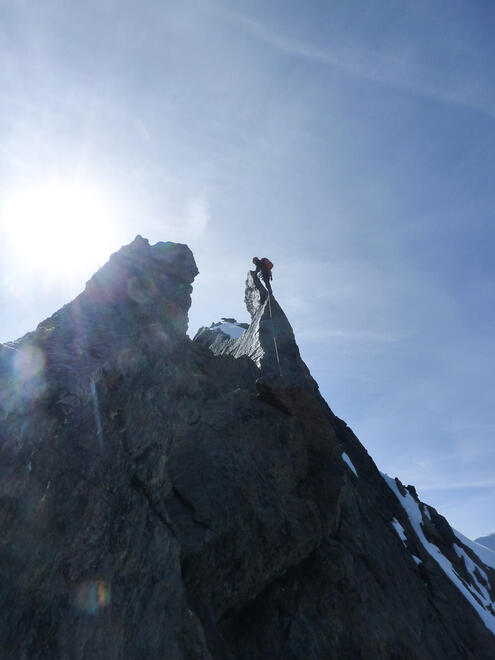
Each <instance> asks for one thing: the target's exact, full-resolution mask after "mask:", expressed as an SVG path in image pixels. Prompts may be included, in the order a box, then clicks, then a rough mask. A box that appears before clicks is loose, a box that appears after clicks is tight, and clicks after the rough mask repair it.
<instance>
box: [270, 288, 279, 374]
mask: <svg viewBox="0 0 495 660" xmlns="http://www.w3.org/2000/svg"><path fill="white" fill-rule="evenodd" d="M270 298H271V295H270V294H268V308H269V310H270V321H271V322H272V332H273V343H274V344H275V355H276V356H277V362H278V370H279V372H280V375H282V367H281V366H280V358H279V357H278V346H277V338H276V337H275V326H274V325H273V316H272V303H271V302H270Z"/></svg>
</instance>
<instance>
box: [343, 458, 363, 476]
mask: <svg viewBox="0 0 495 660" xmlns="http://www.w3.org/2000/svg"><path fill="white" fill-rule="evenodd" d="M341 458H342V460H343V461H344V463H346V464H347V465H348V466H349V468H350V469H351V470H352V471H353V472H354V474H355V475H356V477H358V476H359V475H358V473H357V470H356V468H355V467H354V464H353V462H352V461H351V459H350V458H349V456H348V455H347V454H346V453H345V452H344V453H343V454H342V456H341Z"/></svg>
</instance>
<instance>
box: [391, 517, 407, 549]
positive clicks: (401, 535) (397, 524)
mask: <svg viewBox="0 0 495 660" xmlns="http://www.w3.org/2000/svg"><path fill="white" fill-rule="evenodd" d="M392 525H393V528H394V529H395V531H396V532H397V534H398V535H399V538H400V540H401V541H402V543H403V544H404V545H406V543H407V536H406V533H405V531H404V527H402V525H401V524H400V522H399V521H398V520H397V519H396V518H393V519H392Z"/></svg>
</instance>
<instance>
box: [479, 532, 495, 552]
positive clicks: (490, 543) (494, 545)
mask: <svg viewBox="0 0 495 660" xmlns="http://www.w3.org/2000/svg"><path fill="white" fill-rule="evenodd" d="M475 540H476V543H480V544H481V545H484V546H485V548H490V550H493V551H494V552H495V532H494V533H493V534H488V536H480V537H479V538H477V539H475Z"/></svg>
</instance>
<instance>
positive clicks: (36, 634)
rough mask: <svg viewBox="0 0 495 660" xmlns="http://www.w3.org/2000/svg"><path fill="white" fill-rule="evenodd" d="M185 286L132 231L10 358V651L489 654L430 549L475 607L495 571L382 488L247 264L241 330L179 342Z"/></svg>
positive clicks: (3, 558)
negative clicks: (245, 322)
mask: <svg viewBox="0 0 495 660" xmlns="http://www.w3.org/2000/svg"><path fill="white" fill-rule="evenodd" d="M196 274H197V268H196V265H195V263H194V259H193V257H192V254H191V252H190V251H189V249H188V248H187V247H186V246H184V245H176V244H173V243H158V244H157V245H155V246H153V247H150V246H149V244H148V242H147V241H145V240H144V239H142V238H141V237H138V238H136V240H135V241H134V242H133V243H131V245H129V246H126V247H125V248H122V249H121V250H120V251H119V252H117V253H116V254H114V255H113V256H112V257H111V259H110V261H109V262H108V263H107V264H106V265H105V266H103V268H102V269H101V270H100V271H98V273H96V274H95V275H94V276H93V278H92V279H91V280H90V281H89V282H88V284H87V287H86V290H85V291H84V292H83V293H82V294H81V295H80V296H79V297H78V298H76V299H75V300H74V301H73V302H72V303H70V304H68V305H66V306H65V307H63V308H62V309H61V310H60V311H58V312H57V313H56V314H54V315H53V316H52V317H51V318H49V319H47V320H46V321H44V322H43V323H41V324H40V325H39V326H38V328H37V330H36V331H35V332H33V333H29V334H28V335H26V336H25V337H23V338H22V339H20V340H18V341H16V342H11V343H8V344H6V345H3V346H0V378H1V383H2V387H1V390H0V443H1V444H0V447H1V456H0V520H1V530H2V536H1V542H0V605H1V607H2V612H3V616H2V621H1V623H0V657H2V658H20V659H21V658H34V659H40V660H41V659H46V658H49V659H51V658H53V659H61V660H62V659H63V660H65V659H67V658H70V659H72V658H74V659H79V658H80V659H83V658H84V659H86V658H92V659H94V660H99V659H102V660H103V659H105V660H117V659H119V660H120V659H121V660H127V659H130V658H132V659H134V658H142V659H143V660H145V659H146V660H150V659H155V658H156V659H159V658H160V659H162V658H166V659H167V660H175V659H183V658H185V659H190V660H193V659H197V660H199V659H207V658H214V659H246V660H252V659H253V658H263V659H264V658H270V659H272V658H273V659H275V658H284V659H285V658H287V659H301V660H317V659H318V660H320V659H323V658H325V659H329V660H337V659H338V660H341V659H342V658H353V659H354V658H356V659H358V658H362V659H368V658H373V659H390V660H392V659H395V660H400V659H404V660H416V659H417V660H433V659H435V660H439V659H440V660H442V659H445V660H447V659H448V660H453V659H457V658H458V659H461V658H463V659H473V660H474V659H477V660H484V659H486V660H488V659H489V658H493V657H495V636H494V635H493V634H492V633H491V632H490V631H489V630H488V628H487V627H486V625H485V624H484V623H483V621H482V619H481V618H480V615H479V614H478V613H477V611H476V610H475V609H474V606H473V605H472V604H470V602H468V600H467V599H466V597H465V596H464V595H463V594H462V593H461V591H460V590H459V588H458V587H457V586H455V584H454V582H453V581H452V580H451V579H449V578H448V577H447V575H446V574H445V573H444V572H443V570H442V569H441V567H440V566H439V564H438V563H437V561H436V560H435V559H434V558H433V556H432V555H431V554H430V553H429V552H428V551H427V549H426V546H425V543H427V542H428V543H431V544H435V547H437V548H438V551H439V552H441V553H442V557H444V558H446V560H448V561H449V562H450V565H452V566H453V568H454V569H455V571H456V574H458V576H459V579H460V580H462V581H463V583H464V584H465V585H466V589H467V590H469V591H470V592H472V593H473V594H475V597H476V598H477V599H478V600H477V601H476V602H478V601H479V603H482V602H484V601H483V598H485V596H486V595H487V594H488V596H490V597H491V599H492V600H493V599H494V598H495V593H494V585H495V577H494V571H493V569H491V568H489V567H488V566H486V565H485V564H483V562H481V561H480V559H479V558H478V557H477V556H476V555H475V554H474V553H473V552H472V551H471V550H470V549H469V548H466V547H465V546H464V545H463V543H462V542H461V541H460V540H459V539H458V538H457V537H456V536H455V535H454V533H453V532H452V530H451V528H450V526H449V525H448V523H447V522H446V521H445V519H443V518H442V517H441V516H439V515H438V514H437V513H436V512H435V511H434V509H432V508H431V507H427V506H426V505H424V504H422V503H421V502H420V501H419V499H417V496H415V491H413V489H412V488H411V487H408V489H406V488H404V487H403V486H402V484H400V482H397V483H396V486H393V485H391V484H390V483H388V482H386V481H385V479H384V477H383V476H382V475H381V474H380V473H379V472H378V470H377V468H376V466H375V464H374V463H373V461H372V460H371V458H370V457H369V456H368V454H367V452H366V450H365V449H364V447H363V446H362V445H361V444H360V442H359V441H358V439H357V438H356V437H355V435H354V434H353V432H352V431H351V429H350V428H348V427H347V425H346V424H345V422H343V421H342V420H340V419H339V418H338V417H336V416H335V415H334V414H333V412H332V411H331V410H330V408H329V407H328V406H327V404H326V403H325V401H324V400H323V399H322V397H321V396H320V394H319V392H318V387H317V385H316V383H315V381H314V380H313V379H312V377H311V375H310V373H309V370H308V369H307V367H306V365H305V364H304V362H303V361H302V359H301V357H300V354H299V349H298V347H297V344H296V342H295V339H294V334H293V332H292V328H291V326H290V324H289V322H288V320H287V318H286V316H285V314H284V313H283V311H282V309H281V308H280V306H279V304H278V303H277V301H276V299H275V298H274V297H271V298H270V299H269V298H268V297H267V294H266V290H265V289H264V287H263V286H262V285H261V284H260V282H259V281H258V279H257V278H256V277H255V276H254V275H253V273H249V274H248V280H247V286H246V304H247V307H248V310H249V312H250V314H251V316H252V321H251V324H250V325H249V327H247V328H246V329H245V331H244V332H242V334H240V336H239V337H238V338H237V339H235V338H232V337H231V336H230V335H229V334H226V333H225V332H223V331H222V330H221V329H220V330H219V328H218V326H215V325H214V326H212V327H210V328H203V329H201V331H199V332H198V334H197V336H196V340H195V341H191V340H190V339H189V338H188V337H187V336H186V327H187V310H188V308H189V305H190V294H191V283H192V281H193V279H194V277H195V275H196ZM222 321H223V322H225V323H231V324H234V325H238V324H237V322H236V321H235V319H231V318H225V319H223V320H222ZM243 330H244V328H243ZM274 339H275V340H276V344H275V341H274ZM277 353H278V356H277ZM395 487H396V491H395V490H394V491H393V488H395ZM409 498H410V499H409ZM402 500H403V501H402ZM409 502H413V503H414V506H415V507H418V508H417V510H418V512H419V513H418V515H419V516H420V517H421V520H422V523H421V524H422V525H423V526H422V529H423V530H424V537H425V539H427V541H424V540H422V538H420V535H419V534H418V532H417V531H416V530H415V527H414V524H413V521H412V520H411V519H410V517H409V516H408V514H407V512H406V508H405V505H406V503H409ZM398 529H399V530H400V529H402V530H403V532H402V533H403V535H404V537H405V541H404V540H403V539H401V538H400V536H399V534H398V531H397V530H398ZM421 534H423V532H421ZM486 611H487V612H488V616H491V614H490V613H489V611H488V609H486Z"/></svg>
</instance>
